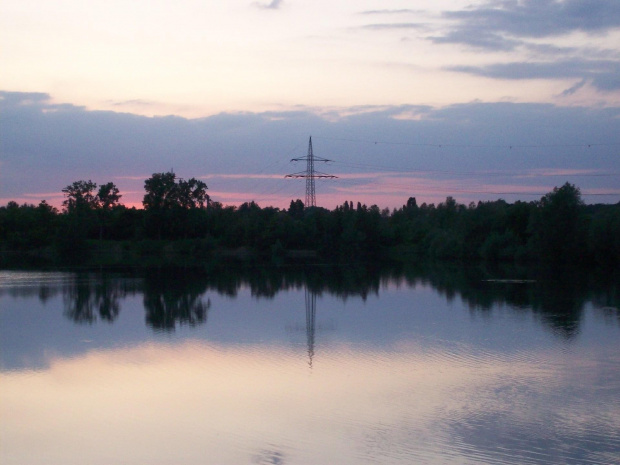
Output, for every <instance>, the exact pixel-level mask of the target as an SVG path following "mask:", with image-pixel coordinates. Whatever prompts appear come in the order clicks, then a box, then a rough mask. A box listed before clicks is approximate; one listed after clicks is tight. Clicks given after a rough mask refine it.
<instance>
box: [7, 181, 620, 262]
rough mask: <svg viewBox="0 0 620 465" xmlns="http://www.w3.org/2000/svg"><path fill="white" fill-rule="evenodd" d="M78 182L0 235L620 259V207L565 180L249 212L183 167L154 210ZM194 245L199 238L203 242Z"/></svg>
mask: <svg viewBox="0 0 620 465" xmlns="http://www.w3.org/2000/svg"><path fill="white" fill-rule="evenodd" d="M97 187H98V186H97V184H96V183H94V182H92V181H90V180H89V181H76V182H74V183H73V184H71V185H69V186H67V187H65V188H64V189H62V192H63V194H64V195H65V200H64V202H63V204H62V209H61V210H58V209H56V208H54V207H53V206H51V205H49V204H48V203H47V202H45V201H42V202H40V203H39V204H38V205H33V204H23V205H18V204H17V203H16V202H9V203H8V204H7V205H6V206H4V207H0V241H1V243H2V245H1V248H2V250H3V251H4V252H6V251H32V250H46V249H47V250H52V251H54V252H55V253H57V254H59V255H60V256H64V255H67V256H68V255H80V254H82V253H85V252H86V251H87V250H88V248H89V246H92V244H93V243H94V241H99V242H109V241H114V242H125V243H126V242H134V243H135V242H150V243H153V242H157V241H161V242H168V243H169V242H171V241H190V242H191V243H192V244H194V247H197V246H200V247H201V248H202V249H201V250H203V252H204V251H205V250H206V251H209V250H219V249H239V248H245V249H248V250H252V251H254V252H255V253H256V254H257V255H258V256H261V257H263V258H269V259H278V258H285V257H286V256H290V252H291V251H300V250H305V251H311V252H313V253H315V254H316V255H317V256H318V257H320V258H322V259H324V260H327V261H350V260H366V259H377V258H386V257H391V258H398V259H401V260H416V259H442V260H454V261H472V260H473V261H477V260H484V261H490V262H502V261H523V262H557V263H576V264H584V265H598V266H606V267H612V268H613V267H619V266H620V203H617V204H596V205H586V204H585V203H584V202H583V199H582V197H581V193H580V190H579V188H578V187H576V186H574V185H572V184H569V183H566V184H564V185H562V186H560V187H556V188H554V189H553V190H552V191H551V192H549V193H547V194H546V195H544V196H543V197H542V198H541V199H540V200H536V201H531V202H523V201H517V202H515V203H507V202H506V201H504V200H501V199H500V200H496V201H485V202H482V201H480V202H478V203H473V202H472V203H470V204H469V205H463V204H459V203H458V202H457V201H456V200H455V199H454V198H452V197H447V198H446V200H445V201H444V202H441V203H439V204H437V205H435V204H432V203H431V204H426V203H422V204H421V205H418V203H417V201H416V199H415V197H410V198H409V199H408V200H407V202H406V203H405V204H404V205H403V206H402V207H401V208H396V209H393V210H391V211H390V210H389V209H380V208H379V207H378V206H376V205H372V206H370V207H368V206H367V205H364V204H361V203H359V202H358V203H357V204H356V205H354V204H353V202H352V201H346V202H344V203H343V204H342V205H339V206H337V207H336V208H335V209H333V210H328V209H325V208H321V207H311V208H307V207H306V206H304V204H303V202H302V201H301V200H291V202H290V206H289V208H288V209H280V208H275V207H260V206H259V205H258V204H256V203H255V202H253V201H251V202H246V203H244V204H242V205H240V206H238V207H236V206H224V205H222V204H221V203H219V202H213V201H211V199H210V197H209V195H208V194H207V190H208V188H207V185H206V184H205V183H204V182H202V181H200V180H197V179H194V178H192V179H189V180H184V179H180V178H177V176H176V175H175V173H173V172H167V173H155V174H153V175H152V176H151V177H150V178H149V179H147V180H146V181H145V183H144V189H145V194H144V198H143V202H142V203H143V208H142V209H138V208H135V207H131V208H130V207H126V206H125V205H123V204H122V203H121V198H122V195H121V194H120V192H119V190H118V188H117V187H116V186H115V185H114V184H113V183H111V182H110V183H106V184H103V185H101V186H99V188H97ZM192 241H193V242H192Z"/></svg>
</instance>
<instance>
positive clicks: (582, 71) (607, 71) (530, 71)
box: [446, 59, 620, 91]
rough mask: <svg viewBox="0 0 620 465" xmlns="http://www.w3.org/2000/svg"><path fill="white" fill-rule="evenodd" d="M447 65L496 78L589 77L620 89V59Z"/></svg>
mask: <svg viewBox="0 0 620 465" xmlns="http://www.w3.org/2000/svg"><path fill="white" fill-rule="evenodd" d="M446 69H447V70H449V71H456V72H461V73H467V74H473V75H476V76H483V77H488V78H495V79H511V80H514V79H563V78H578V79H582V80H583V79H587V80H588V81H590V82H591V83H592V85H593V86H594V87H595V88H597V89H598V90H601V91H615V90H620V77H619V76H620V63H619V62H617V61H610V60H582V59H574V60H563V61H557V62H550V61H549V62H513V63H496V64H492V65H488V66H452V67H449V68H446Z"/></svg>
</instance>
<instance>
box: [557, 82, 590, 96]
mask: <svg viewBox="0 0 620 465" xmlns="http://www.w3.org/2000/svg"><path fill="white" fill-rule="evenodd" d="M586 84H587V81H586V80H585V79H582V80H581V81H579V82H578V83H577V84H575V85H574V86H571V87H569V88H568V89H566V90H565V91H563V92H562V94H561V95H562V96H564V97H566V96H568V95H573V94H574V93H576V92H577V91H578V90H579V89H581V88H582V87H583V86H585V85H586Z"/></svg>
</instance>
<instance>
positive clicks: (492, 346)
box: [0, 268, 620, 465]
mask: <svg viewBox="0 0 620 465" xmlns="http://www.w3.org/2000/svg"><path fill="white" fill-rule="evenodd" d="M531 277H532V276H529V275H528V276H523V275H519V276H518V279H504V278H505V276H503V275H501V274H500V275H499V278H496V277H492V279H489V278H490V276H489V275H487V274H485V273H482V274H481V272H479V271H467V272H464V271H463V270H451V271H449V270H448V271H446V270H442V272H441V273H439V271H438V270H421V271H420V270H398V271H394V270H389V271H387V272H386V271H369V270H340V269H332V268H322V269H319V270H317V269H312V270H289V271H286V272H284V271H275V272H272V271H266V270H249V271H248V270H246V271H244V272H235V273H232V272H230V273H229V272H226V271H223V270H217V272H202V273H196V272H189V271H182V270H181V271H179V270H175V271H173V272H169V271H162V270H154V271H153V270H151V271H146V272H144V271H140V272H135V271H134V272H125V273H100V272H92V273H60V272H54V273H43V272H36V273H31V272H6V271H5V272H0V336H1V339H0V349H1V351H0V360H1V363H2V365H1V368H2V372H1V375H0V381H1V382H0V393H1V398H2V402H1V403H0V413H1V415H0V441H1V442H0V462H1V463H3V464H35V465H36V464H73V463H76V464H77V463H80V464H82V463H89V464H109V463H124V464H143V463H149V464H169V463H179V464H239V463H248V464H317V463H331V464H364V463H369V464H370V463H381V464H404V463H428V464H452V463H454V464H475V463H476V464H478V463H483V464H487V463H488V464H528V463H531V464H556V463H571V464H572V463H574V464H582V463H586V464H587V463H592V464H594V463H596V464H601V463H610V464H611V463H617V462H619V461H620V452H619V451H620V400H619V399H620V396H619V394H620V350H619V349H620V315H619V312H618V309H617V305H618V302H617V300H615V299H617V298H618V293H617V286H616V285H615V284H614V283H613V282H612V283H606V284H605V285H603V284H600V283H599V284H597V285H592V283H587V282H583V279H581V277H579V278H580V281H579V283H580V284H577V283H575V282H572V281H571V282H568V283H567V282H564V284H561V282H560V281H558V280H557V279H548V277H546V276H545V275H544V274H543V275H537V276H535V278H536V279H530V278H531ZM556 278H557V276H556ZM566 289H569V290H566ZM560 290H563V291H562V292H561V293H560V294H561V295H551V296H550V295H546V294H547V293H549V292H556V293H557V292H558V291H560Z"/></svg>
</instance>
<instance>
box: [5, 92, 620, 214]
mask: <svg viewBox="0 0 620 465" xmlns="http://www.w3.org/2000/svg"><path fill="white" fill-rule="evenodd" d="M0 106H1V111H2V137H1V138H0V159H1V160H2V170H1V172H0V198H1V199H29V198H30V199H32V197H28V194H32V193H40V192H60V190H61V189H62V188H63V187H64V186H66V185H68V184H70V183H71V182H74V181H76V180H79V179H92V180H93V181H94V182H96V183H98V184H101V183H104V182H108V181H113V182H115V183H116V184H117V185H118V186H119V188H120V189H121V192H122V193H123V195H124V197H123V200H124V202H126V203H129V204H131V203H137V204H139V202H140V200H141V195H140V194H136V195H133V194H129V193H130V192H138V193H139V192H142V188H143V183H144V179H146V178H147V177H148V176H150V175H151V174H152V173H156V172H162V171H167V170H169V169H170V168H174V170H175V172H176V173H177V174H178V175H179V176H180V177H183V178H186V179H187V178H190V177H196V178H201V177H207V178H206V179H209V181H208V185H209V189H210V192H211V193H215V192H218V193H221V197H220V198H215V199H214V200H217V201H222V200H226V199H235V201H237V199H238V200H242V199H243V201H250V200H252V199H254V200H256V201H263V202H268V203H272V202H275V201H274V200H273V199H277V198H280V199H281V202H280V203H279V204H278V205H276V206H286V205H288V203H290V200H291V199H295V198H303V196H304V192H305V190H304V184H303V180H302V181H296V180H290V179H285V177H284V176H285V175H286V174H290V173H293V172H297V171H299V170H300V167H299V165H295V164H292V163H290V160H291V159H292V158H297V157H303V156H305V155H306V153H307V147H308V137H309V136H310V135H312V136H313V148H314V153H315V155H317V156H319V157H323V158H328V159H331V160H335V163H333V164H330V165H328V166H327V167H325V168H323V167H317V169H319V170H320V171H325V172H329V173H330V174H333V175H336V176H339V179H338V180H334V181H330V182H326V183H321V184H320V188H319V196H320V197H321V198H322V199H325V200H327V199H328V198H333V199H334V202H340V203H342V201H344V200H345V198H344V197H343V196H344V194H342V195H341V196H340V197H337V188H343V187H347V186H348V184H347V183H352V182H355V180H356V179H359V178H365V179H366V180H365V182H364V184H365V185H366V186H367V187H366V188H365V189H363V190H359V189H358V190H356V189H355V188H351V189H347V190H346V197H347V200H354V201H361V202H363V203H367V204H368V205H372V204H373V203H376V204H377V205H379V206H380V207H384V206H389V207H393V206H400V205H402V203H403V202H404V201H405V200H406V198H408V197H409V196H410V195H417V194H416V185H414V184H412V183H410V182H408V181H402V182H401V181H398V182H396V181H394V186H392V187H394V188H397V189H399V192H400V194H395V195H394V196H392V197H390V198H389V199H387V198H386V197H382V194H381V192H382V189H385V186H382V185H381V182H380V181H381V178H382V176H380V175H379V174H378V173H392V175H391V176H392V177H393V176H394V172H415V173H418V174H417V175H416V177H418V178H424V179H425V180H426V181H427V182H426V184H420V183H418V184H417V186H418V188H420V186H423V185H432V184H435V185H436V186H438V189H439V190H441V192H435V193H434V195H435V197H439V198H440V197H442V196H443V198H445V196H446V195H455V194H456V197H457V199H458V200H459V201H461V202H464V203H467V202H468V201H469V200H470V199H471V200H474V201H475V200H480V199H489V200H491V199H495V198H497V195H496V194H495V193H494V192H496V191H497V189H495V190H489V195H488V196H486V197H485V196H484V195H482V194H480V192H483V191H484V189H474V188H472V187H471V186H472V185H473V184H472V183H474V184H476V183H477V184H478V185H480V186H488V185H498V186H499V185H510V186H515V185H522V186H523V191H524V192H525V191H529V190H530V189H534V188H536V192H540V191H541V186H545V185H547V186H548V188H549V190H550V189H551V188H553V187H554V186H556V185H558V184H560V185H561V184H562V181H566V180H570V181H573V180H578V181H579V184H578V185H579V186H580V187H581V188H582V191H583V192H587V191H588V189H611V188H615V187H616V186H617V181H618V178H617V177H613V176H608V177H602V176H600V177H595V176H589V177H583V175H582V174H579V173H581V171H579V170H584V169H597V170H602V171H603V172H610V173H619V172H620V160H619V159H618V156H617V148H618V146H620V108H601V109H596V108H582V107H556V106H554V105H550V104H511V103H481V102H473V103H467V104H459V105H450V106H447V107H443V108H433V107H429V106H417V105H398V106H359V107H351V108H342V109H339V110H338V109H335V108H332V109H329V110H327V111H321V109H310V108H305V109H304V108H300V109H298V110H296V111H292V112H286V111H281V112H265V113H222V114H219V115H215V116H210V117H207V118H199V119H188V118H181V117H145V116H137V115H132V114H129V113H116V112H111V111H90V110H87V109H85V108H83V107H80V106H74V105H71V104H57V103H54V101H53V99H52V98H51V97H50V96H49V95H47V94H43V93H14V92H13V93H12V92H0ZM588 144H591V146H588ZM511 147H512V148H511ZM301 168H303V167H301ZM560 168H561V169H564V170H577V171H564V173H565V174H566V179H561V178H560V177H558V176H554V177H537V178H536V179H531V180H530V179H529V178H523V177H521V178H518V176H519V175H521V176H522V175H523V172H524V170H525V169H529V170H535V169H539V170H543V169H546V170H554V169H560ZM493 171H501V174H502V177H500V176H499V175H497V174H492V175H491V174H489V173H492V172H493ZM373 177H374V178H376V180H375V181H373ZM383 177H385V176H383ZM491 178H492V180H493V182H492V184H491V183H490V182H489V180H490V179H491ZM504 178H505V179H504ZM517 179H520V180H517ZM440 180H441V181H442V182H439V181H440ZM444 180H452V182H444ZM416 182H417V181H416ZM352 187H355V186H352ZM485 189H486V188H485ZM543 191H544V190H543ZM227 192H228V193H230V195H225V193H227ZM356 192H357V194H355V193H356ZM417 192H419V190H418V191H417ZM510 192H518V191H517V190H516V188H515V189H513V188H511V190H510ZM218 195H220V194H218ZM244 196H245V198H244ZM329 196H332V197H329ZM419 200H420V201H426V202H428V201H429V199H428V198H427V199H424V198H420V199H419ZM527 200H531V198H527ZM48 201H50V202H52V201H53V199H50V198H48ZM616 201H617V200H616ZM388 202H389V203H388ZM335 204H336V203H334V204H333V205H332V204H326V205H325V206H327V207H329V208H331V207H333V206H335ZM265 205H266V204H265Z"/></svg>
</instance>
